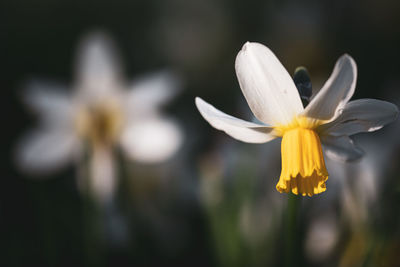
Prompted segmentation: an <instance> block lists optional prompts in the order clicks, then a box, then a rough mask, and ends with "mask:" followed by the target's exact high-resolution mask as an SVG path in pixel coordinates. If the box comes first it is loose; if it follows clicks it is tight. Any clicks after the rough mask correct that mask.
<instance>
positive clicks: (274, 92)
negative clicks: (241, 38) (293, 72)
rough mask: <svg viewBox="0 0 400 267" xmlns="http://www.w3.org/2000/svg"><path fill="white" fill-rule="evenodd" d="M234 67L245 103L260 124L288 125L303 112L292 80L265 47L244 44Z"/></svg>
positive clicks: (256, 44)
mask: <svg viewBox="0 0 400 267" xmlns="http://www.w3.org/2000/svg"><path fill="white" fill-rule="evenodd" d="M235 68H236V75H237V77H238V80H239V84H240V88H241V89H242V92H243V94H244V96H245V98H246V100H247V103H248V104H249V106H250V108H251V110H252V111H253V113H254V115H255V116H256V117H257V119H259V120H260V121H262V122H265V123H267V124H271V125H277V124H289V123H290V122H291V121H292V120H293V118H294V117H295V115H297V114H299V113H300V112H301V111H302V110H303V105H302V103H301V100H300V96H299V93H298V91H297V88H296V86H295V84H294V82H293V80H292V77H291V76H290V75H289V73H288V72H287V71H286V69H285V68H284V67H283V65H282V64H281V62H279V60H278V59H277V58H276V56H275V55H274V53H273V52H272V51H271V50H269V48H267V47H266V46H264V45H262V44H259V43H249V42H247V43H246V44H245V45H244V46H243V48H242V50H241V51H240V52H239V54H238V55H237V57H236V63H235Z"/></svg>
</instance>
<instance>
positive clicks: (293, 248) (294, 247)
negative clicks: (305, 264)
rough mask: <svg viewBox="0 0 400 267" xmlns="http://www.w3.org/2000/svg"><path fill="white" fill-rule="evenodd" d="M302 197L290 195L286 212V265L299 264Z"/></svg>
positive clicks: (289, 266) (288, 266)
mask: <svg viewBox="0 0 400 267" xmlns="http://www.w3.org/2000/svg"><path fill="white" fill-rule="evenodd" d="M299 204H300V198H299V197H298V196H296V195H294V194H289V195H288V206H287V213H286V239H285V258H284V266H287V267H291V266H299V265H298V263H297V260H298V259H299V254H298V252H299V247H298V210H299Z"/></svg>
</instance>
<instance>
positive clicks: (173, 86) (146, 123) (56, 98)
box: [16, 33, 183, 201]
mask: <svg viewBox="0 0 400 267" xmlns="http://www.w3.org/2000/svg"><path fill="white" fill-rule="evenodd" d="M76 78H77V80H76V83H75V86H73V92H71V93H68V92H67V91H66V90H65V88H63V87H62V86H59V85H56V84H51V83H43V82H36V83H32V84H31V85H30V88H29V90H28V91H27V93H26V94H25V95H24V100H25V101H26V103H27V104H28V105H29V106H30V107H31V108H32V109H33V111H35V112H37V113H38V114H39V115H40V118H41V125H40V127H39V129H37V130H36V131H34V132H33V133H31V134H29V135H28V136H26V137H25V138H24V139H23V140H22V142H21V143H20V145H19V146H18V147H17V153H16V154H17V161H18V163H19V165H20V166H21V167H22V168H24V169H25V170H26V171H29V172H39V173H42V172H48V171H52V170H55V169H58V168H59V167H62V166H65V165H66V164H67V163H69V162H71V161H76V162H82V161H83V160H85V151H87V152H88V153H89V160H90V162H89V168H90V169H89V175H90V181H79V183H80V184H82V183H88V184H89V188H90V190H91V191H92V193H93V194H94V196H95V197H96V198H97V199H99V200H100V201H107V200H109V199H110V198H111V197H112V195H113V192H114V190H115V187H116V179H115V174H116V170H115V162H114V157H113V149H114V148H115V147H116V146H119V147H120V148H121V149H122V151H123V152H124V153H125V154H126V155H128V156H129V157H130V158H132V159H134V160H136V161H139V162H143V163H157V162H161V161H165V160H167V159H168V158H169V157H171V156H172V155H173V154H174V153H175V152H176V151H177V149H178V148H179V147H180V145H181V143H182V139H183V136H182V132H181V131H180V129H179V127H178V125H177V123H176V122H175V121H173V120H171V119H169V118H166V117H164V116H163V115H162V114H161V112H160V107H161V106H162V105H163V104H165V103H166V102H167V101H169V100H170V99H171V98H172V97H173V96H174V95H175V94H176V93H177V91H178V87H179V83H180V81H179V79H178V78H177V77H176V75H174V74H173V73H171V72H168V71H163V72H159V73H156V74H153V75H150V76H147V77H144V78H142V79H140V80H136V81H134V82H133V83H130V84H128V83H126V82H125V81H124V80H123V77H122V71H121V68H120V64H119V61H118V58H117V56H116V53H115V50H114V48H113V45H112V42H111V40H110V39H109V38H108V37H107V36H106V35H104V34H101V33H96V34H92V35H89V36H88V37H87V38H86V39H85V40H84V41H83V43H82V45H81V47H80V49H79V53H78V62H77V73H76ZM86 145H87V146H86ZM86 147H87V150H86Z"/></svg>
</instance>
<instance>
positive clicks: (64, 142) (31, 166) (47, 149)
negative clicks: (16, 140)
mask: <svg viewBox="0 0 400 267" xmlns="http://www.w3.org/2000/svg"><path fill="white" fill-rule="evenodd" d="M77 145H78V139H77V137H76V136H75V135H74V134H73V133H72V132H71V131H70V130H67V129H62V128H57V129H40V130H37V131H35V132H32V133H31V134H29V135H27V136H26V137H25V138H24V139H23V140H22V141H21V143H20V144H19V145H18V146H17V148H16V160H17V164H18V165H19V166H20V167H21V169H23V170H24V171H27V172H34V173H35V172H36V173H38V174H39V173H40V174H41V173H44V172H50V171H54V170H57V169H59V168H61V167H64V166H65V165H66V164H67V163H69V162H70V161H71V160H72V159H73V157H74V155H75V153H76V151H77V149H78V146H77Z"/></svg>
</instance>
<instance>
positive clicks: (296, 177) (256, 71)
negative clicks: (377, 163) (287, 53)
mask: <svg viewBox="0 0 400 267" xmlns="http://www.w3.org/2000/svg"><path fill="white" fill-rule="evenodd" d="M235 68H236V74H237V77H238V80H239V84H240V87H241V89H242V92H243V94H244V96H245V98H246V100H247V103H248V104H249V106H250V109H251V110H252V112H253V113H254V115H255V117H256V118H257V119H258V120H259V121H261V122H262V123H264V124H260V123H254V122H248V121H244V120H241V119H238V118H235V117H232V116H230V115H227V114H225V113H223V112H221V111H219V110H217V109H216V108H214V107H213V106H211V105H210V104H208V103H206V102H205V101H204V100H202V99H200V98H198V97H197V98H196V105H197V108H198V109H199V111H200V113H201V114H202V116H203V117H204V118H205V119H206V120H207V121H208V122H209V123H210V124H211V125H212V126H213V127H215V128H216V129H218V130H222V131H224V132H226V133H227V134H228V135H230V136H232V137H233V138H235V139H237V140H240V141H243V142H248V143H265V142H268V141H271V140H273V139H275V138H277V137H281V138H282V142H281V154H282V171H281V175H280V179H279V182H278V184H277V185H276V189H277V190H278V191H279V192H281V193H282V192H286V193H288V192H290V191H291V192H292V193H293V194H296V195H297V194H300V195H303V196H306V195H307V196H312V195H314V194H319V193H322V192H324V191H325V190H326V185H325V182H326V180H327V179H328V172H327V170H326V167H325V161H324V157H323V153H322V146H321V142H322V143H323V144H324V151H325V153H326V155H328V156H332V157H334V158H336V159H342V160H345V161H350V160H355V159H358V158H360V157H361V156H362V155H363V152H362V150H361V149H359V148H358V147H356V146H355V144H354V143H353V141H352V140H351V139H350V138H349V136H350V135H353V134H357V133H360V132H372V131H375V130H378V129H380V128H382V127H383V126H384V125H385V124H388V123H390V122H392V121H393V120H395V118H396V116H397V114H398V108H397V107H396V106H395V105H393V104H391V103H388V102H385V101H380V100H375V99H359V100H355V101H351V102H349V100H350V98H351V97H352V95H353V93H354V90H355V86H356V79H357V66H356V63H355V62H354V60H353V59H352V58H351V57H350V56H349V55H347V54H345V55H343V56H341V57H340V58H339V60H338V61H337V62H336V65H335V68H334V70H333V72H332V74H331V76H330V78H329V79H328V80H327V82H326V83H325V85H324V86H323V87H322V88H321V90H320V91H319V92H318V93H317V94H316V95H315V96H314V97H313V98H312V99H311V101H310V103H309V104H308V105H307V106H306V107H303V104H302V101H301V98H300V96H299V93H298V90H297V88H296V86H295V84H294V82H293V79H292V78H291V76H290V75H289V74H288V72H287V71H286V69H285V68H284V67H283V66H282V64H281V63H280V61H279V60H278V59H277V58H276V56H275V55H274V54H273V52H272V51H271V50H270V49H268V48H267V47H266V46H264V45H262V44H259V43H250V42H247V43H246V44H245V45H244V46H243V48H242V50H241V51H240V52H239V54H238V55H237V57H236V63H235Z"/></svg>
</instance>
